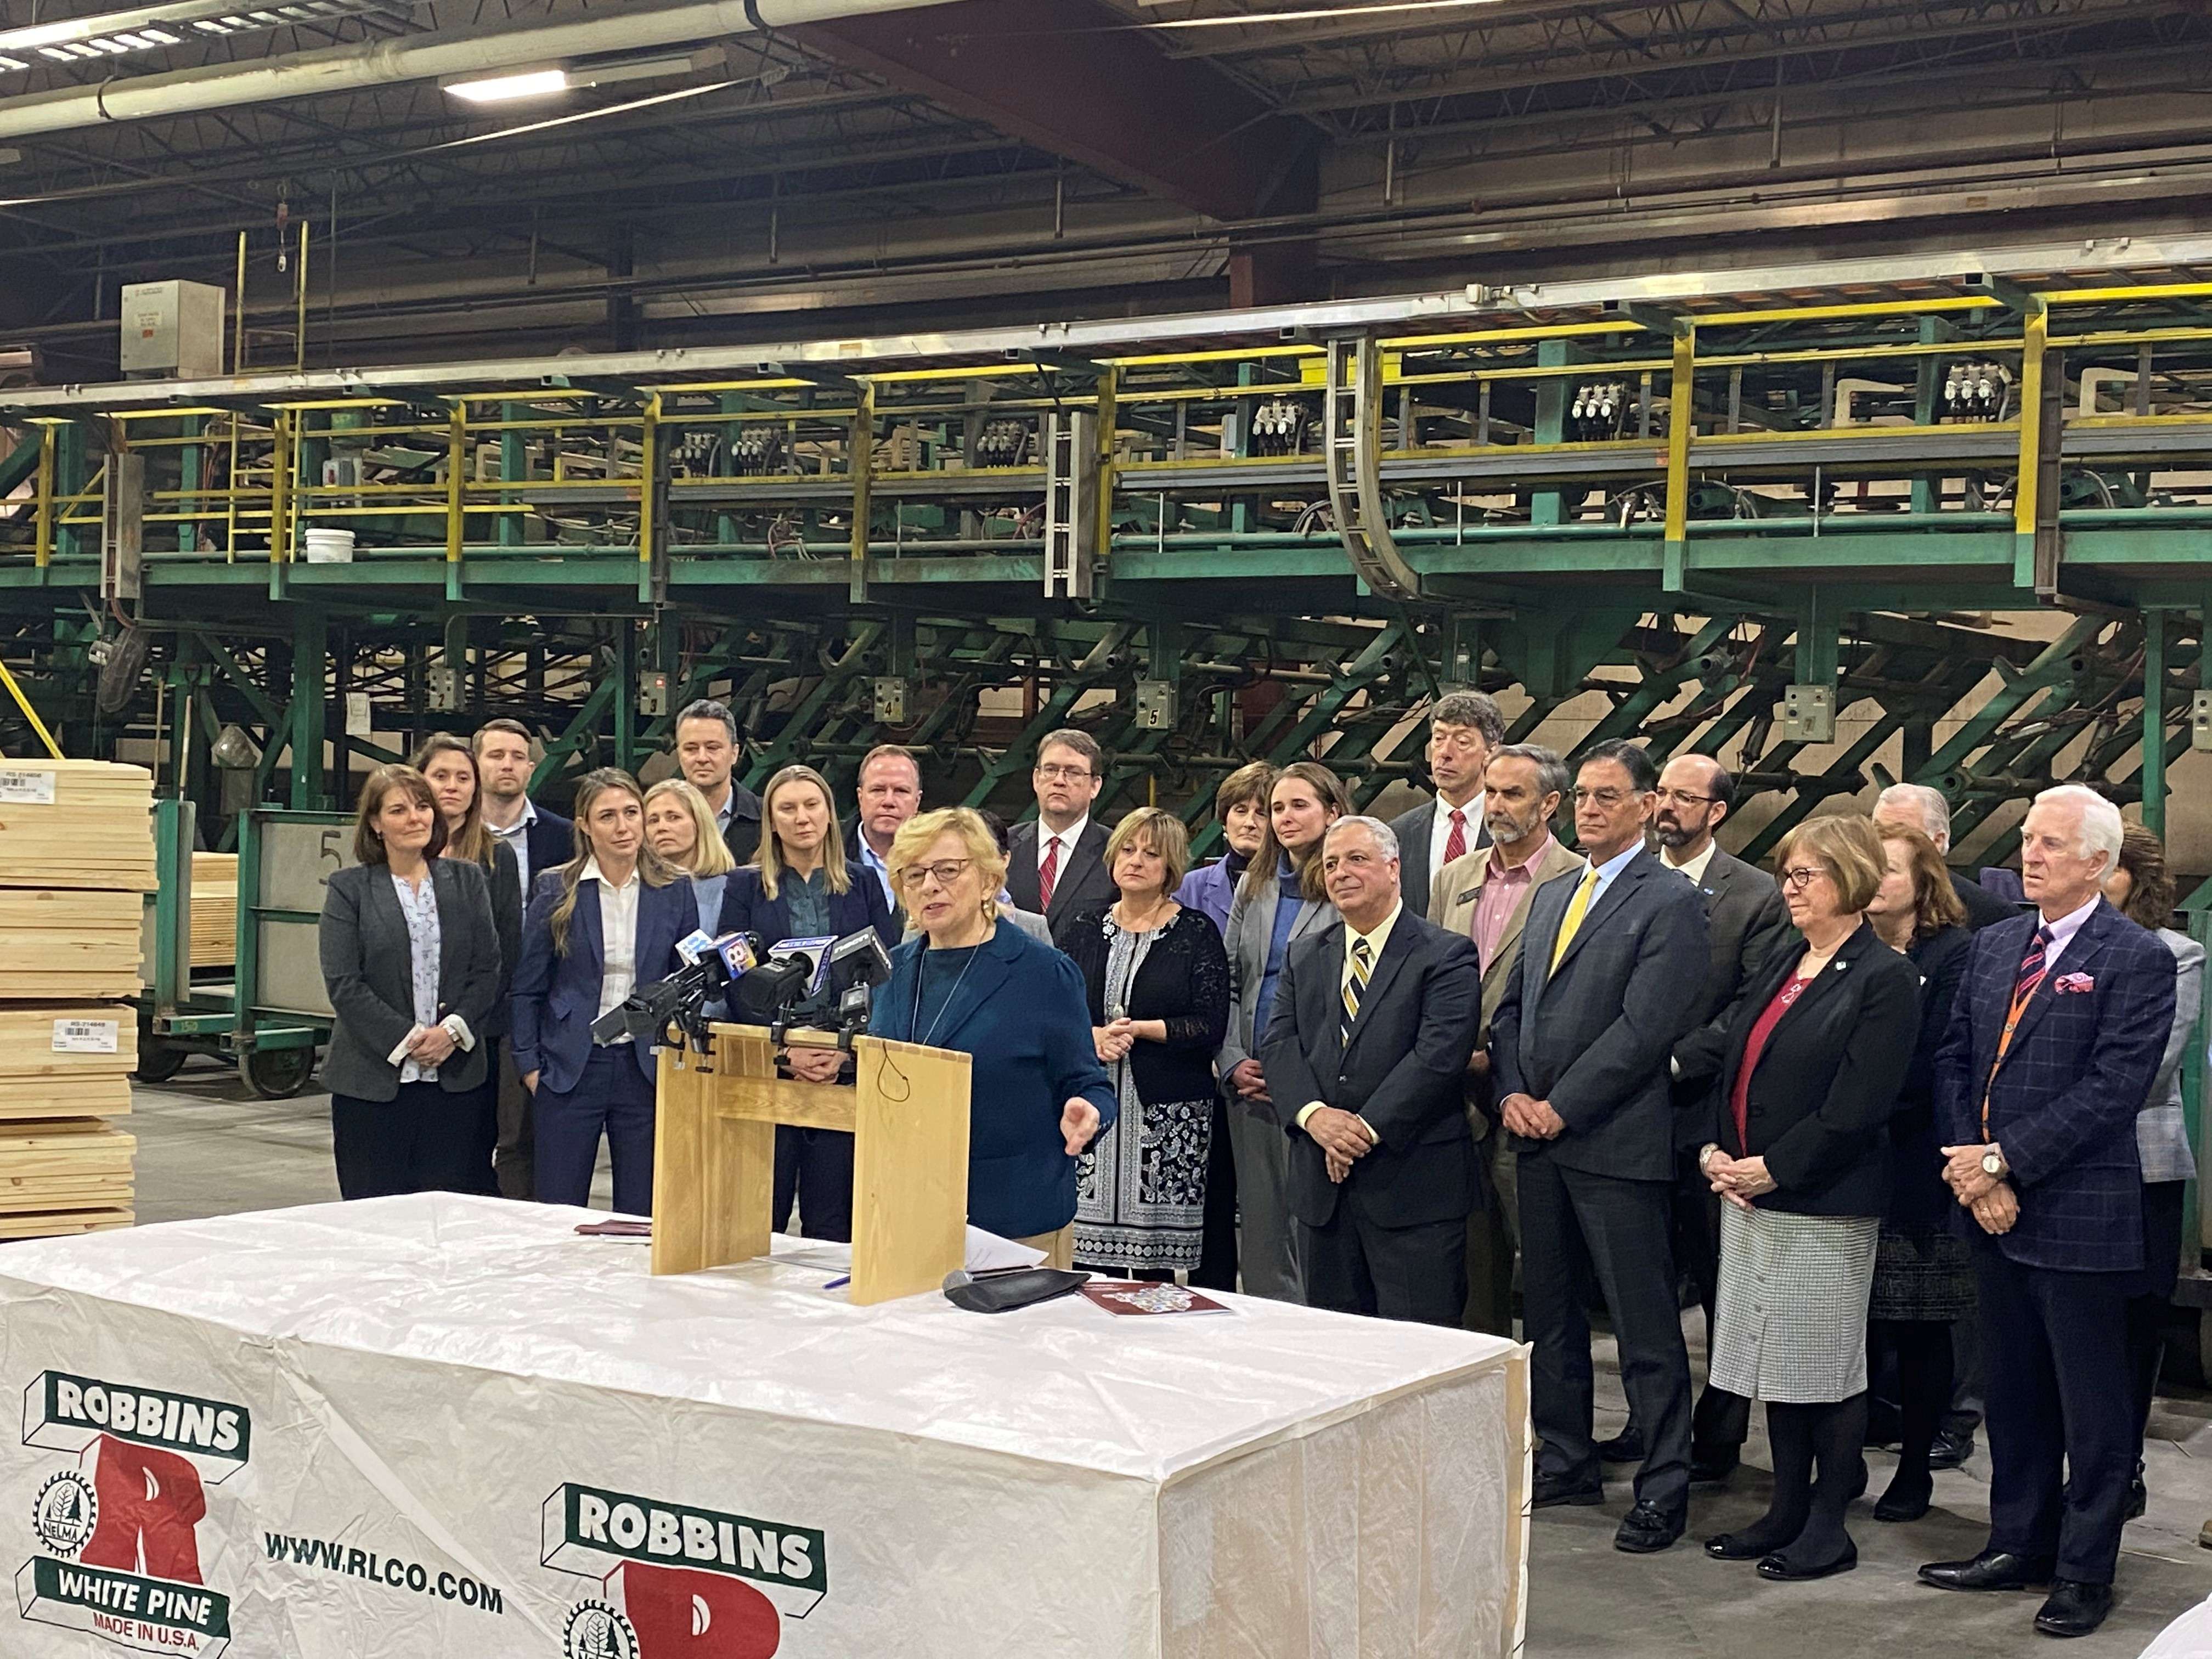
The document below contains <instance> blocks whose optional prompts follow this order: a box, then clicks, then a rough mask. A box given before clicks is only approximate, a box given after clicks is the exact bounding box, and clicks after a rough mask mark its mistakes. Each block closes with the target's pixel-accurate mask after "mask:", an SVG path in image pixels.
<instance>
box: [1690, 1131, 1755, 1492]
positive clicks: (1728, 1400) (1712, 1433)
mask: <svg viewBox="0 0 2212 1659" xmlns="http://www.w3.org/2000/svg"><path fill="white" fill-rule="evenodd" d="M1673 1221H1674V1232H1673V1237H1674V1269H1675V1272H1676V1273H1679V1274H1680V1275H1681V1276H1682V1277H1683V1278H1686V1279H1688V1280H1689V1281H1690V1285H1691V1288H1692V1290H1693V1291H1695V1292H1696V1293H1697V1297H1698V1305H1699V1307H1701V1308H1703V1309H1704V1310H1705V1352H1706V1354H1707V1355H1708V1357H1710V1356H1711V1352H1712V1347H1713V1304H1714V1303H1715V1301H1717V1299H1718V1297H1719V1295H1720V1284H1721V1200H1720V1194H1718V1193H1716V1192H1715V1191H1714V1190H1713V1183H1712V1182H1710V1181H1708V1180H1706V1179H1705V1171H1704V1170H1700V1169H1699V1167H1698V1153H1697V1149H1695V1148H1691V1149H1688V1150H1686V1151H1678V1152H1676V1153H1675V1154H1674V1202H1673ZM1750 1437H1751V1401H1748V1400H1747V1399H1745V1398H1744V1397H1743V1396H1742V1395H1740V1394H1730V1393H1729V1391H1728V1390H1727V1389H1722V1388H1716V1387H1715V1386H1714V1385H1713V1383H1712V1382H1711V1379H1710V1378H1708V1379H1707V1381H1706V1383H1705V1392H1704V1393H1703V1394H1701V1395H1699V1396H1698V1408H1697V1410H1696V1411H1695V1412H1693V1413H1692V1414H1691V1418H1690V1443H1691V1445H1692V1447H1693V1448H1694V1449H1695V1454H1696V1455H1699V1456H1701V1457H1714V1456H1719V1455H1725V1454H1726V1453H1728V1452H1731V1451H1735V1450H1737V1449H1740V1448H1741V1446H1742V1445H1743V1443H1744V1442H1745V1441H1746V1440H1747V1439H1749V1438H1750Z"/></svg>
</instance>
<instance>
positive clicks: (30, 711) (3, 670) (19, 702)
mask: <svg viewBox="0 0 2212 1659" xmlns="http://www.w3.org/2000/svg"><path fill="white" fill-rule="evenodd" d="M0 682H4V683H5V684H6V685H7V687H8V695H9V696H11V697H13V698H15V707H16V708H20V709H21V710H22V711H23V718H24V719H25V720H28V721H30V723H31V729H32V730H33V732H37V733H38V734H39V741H40V743H43V744H46V752H47V753H48V754H49V755H52V757H54V758H55V759H56V760H59V759H61V758H62V746H61V744H58V743H56V742H55V741H54V734H53V733H52V732H49V731H47V730H46V722H45V721H44V720H40V718H39V711H38V710H37V709H35V708H32V707H31V700H30V699H29V698H28V697H27V696H24V695H23V688H22V687H21V686H20V685H18V684H15V676H14V675H13V674H11V673H9V671H8V665H7V664H6V663H4V662H0Z"/></svg>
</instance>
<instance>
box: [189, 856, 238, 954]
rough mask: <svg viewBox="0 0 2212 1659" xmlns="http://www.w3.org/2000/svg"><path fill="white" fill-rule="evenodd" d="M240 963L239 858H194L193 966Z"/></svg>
mask: <svg viewBox="0 0 2212 1659" xmlns="http://www.w3.org/2000/svg"><path fill="white" fill-rule="evenodd" d="M237 960H238V854H235V853H195V854H192V966H193V967H195V968H228V967H229V966H230V965H231V964H232V963H234V962H236V961H237Z"/></svg>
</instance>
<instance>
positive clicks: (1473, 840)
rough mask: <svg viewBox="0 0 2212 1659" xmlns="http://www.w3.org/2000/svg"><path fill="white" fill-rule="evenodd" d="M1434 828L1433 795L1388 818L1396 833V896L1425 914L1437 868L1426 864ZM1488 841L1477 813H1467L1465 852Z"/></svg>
mask: <svg viewBox="0 0 2212 1659" xmlns="http://www.w3.org/2000/svg"><path fill="white" fill-rule="evenodd" d="M1436 828H1437V797H1436V796H1434V795H1431V796H1430V797H1429V798H1428V799H1426V800H1425V801H1423V802H1422V803H1421V804H1420V805H1419V806H1416V807H1413V809H1412V810H1410V811H1404V812H1401V813H1399V814H1398V816H1397V817H1395V818H1393V819H1391V820H1390V829H1391V832H1392V833H1393V834H1395V836H1397V837H1398V896H1399V897H1401V899H1403V900H1404V901H1405V903H1406V908H1407V909H1408V910H1411V911H1412V912H1413V914H1414V915H1417V916H1425V915H1428V914H1429V910H1430V904H1429V884H1430V883H1431V880H1433V879H1434V878H1435V877H1436V875H1437V872H1435V871H1434V870H1431V869H1430V868H1429V841H1430V838H1431V836H1434V835H1435V833H1436ZM1489 845H1490V831H1489V830H1487V829H1485V828H1484V827H1483V823H1482V819H1481V818H1480V817H1479V816H1477V817H1470V818H1469V819H1468V824H1467V850H1468V852H1469V853H1472V852H1473V851H1474V849H1475V848H1478V847H1487V846H1489ZM1464 856H1465V854H1462V857H1464Z"/></svg>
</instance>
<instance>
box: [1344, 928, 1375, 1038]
mask: <svg viewBox="0 0 2212 1659" xmlns="http://www.w3.org/2000/svg"><path fill="white" fill-rule="evenodd" d="M1374 971H1375V951H1374V947H1373V946H1372V945H1369V944H1368V942H1367V941H1366V940H1365V939H1353V940H1352V974H1351V976H1350V977H1349V978H1347V979H1346V981H1344V1034H1345V1036H1351V1035H1352V1021H1353V1020H1355V1019H1357V1018H1359V999H1360V997H1361V995H1362V994H1364V992H1365V991H1366V989H1367V976H1368V975H1370V974H1371V973H1373V972H1374Z"/></svg>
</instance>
